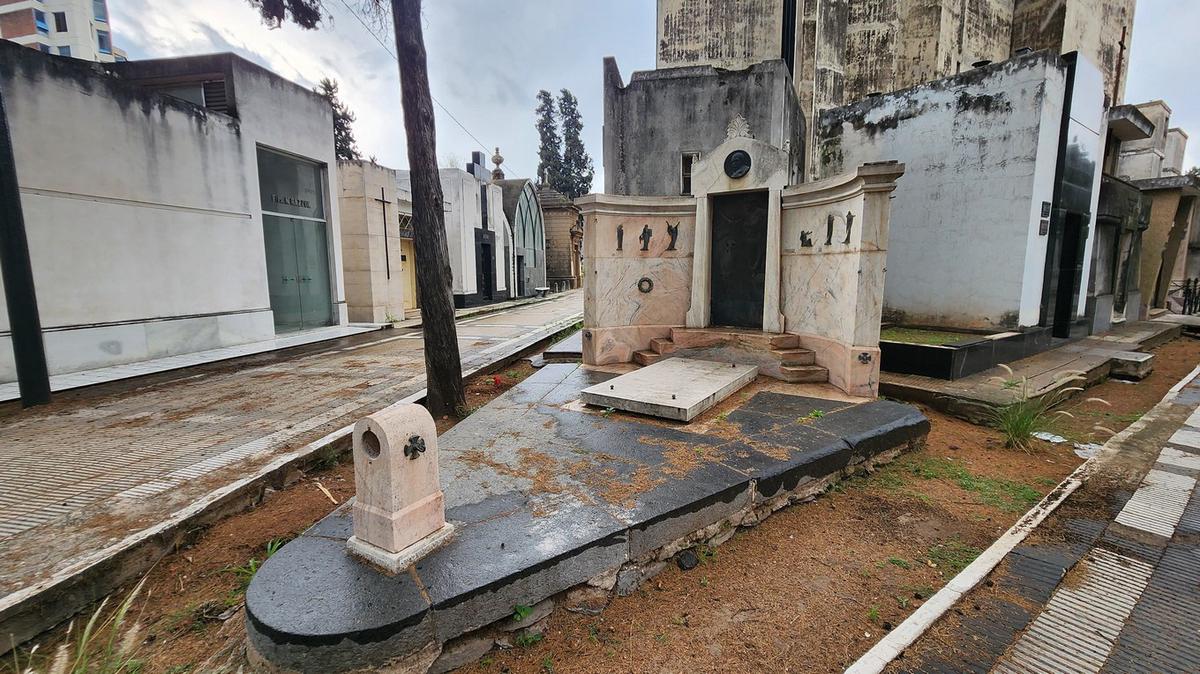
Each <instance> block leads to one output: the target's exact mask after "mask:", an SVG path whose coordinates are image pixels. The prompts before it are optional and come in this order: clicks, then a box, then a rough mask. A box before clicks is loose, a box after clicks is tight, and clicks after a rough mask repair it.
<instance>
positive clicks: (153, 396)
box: [0, 291, 583, 642]
mask: <svg viewBox="0 0 1200 674" xmlns="http://www.w3.org/2000/svg"><path fill="white" fill-rule="evenodd" d="M582 308H583V296H582V291H572V292H568V293H563V294H562V295H559V296H557V297H555V298H554V299H552V300H550V301H547V302H540V303H536V304H531V305H527V306H520V307H514V308H511V309H507V310H503V311H500V312H497V313H491V314H487V315H482V316H477V317H472V318H468V319H464V320H460V321H459V323H458V336H459V346H460V349H461V352H462V354H463V366H464V367H463V369H464V372H470V371H472V370H474V369H478V368H481V367H485V366H487V365H489V364H491V363H493V362H495V361H497V360H499V359H502V358H504V357H506V356H508V355H509V354H511V353H514V352H516V351H519V350H520V349H523V348H525V347H527V346H529V345H531V344H532V343H534V342H536V341H538V340H540V339H543V338H545V337H546V336H549V335H550V334H553V333H554V332H556V331H558V330H561V329H563V328H565V327H568V326H569V325H571V324H573V323H575V322H577V321H578V320H580V318H581V317H582ZM424 386H425V377H424V355H423V342H422V339H421V334H420V331H418V330H411V329H408V330H405V329H399V330H394V331H383V332H374V333H371V334H368V335H359V336H357V337H350V338H347V339H344V340H340V341H337V342H333V343H328V344H324V345H319V346H315V347H310V348H308V349H307V352H306V353H302V354H301V355H295V356H291V355H290V354H287V355H285V356H284V357H278V356H276V357H270V356H262V357H258V358H252V359H249V360H242V361H233V362H228V363H224V364H215V365H211V366H206V367H203V368H196V369H193V370H185V371H180V372H177V373H172V375H158V376H156V377H151V378H149V379H148V380H145V381H144V382H139V381H138V380H131V381H128V382H123V383H120V384H109V385H106V386H104V387H102V388H101V389H100V390H88V391H83V392H78V393H73V394H64V395H62V396H59V397H58V399H57V400H56V401H55V402H54V403H52V404H51V405H48V406H45V407H40V408H33V409H30V410H21V409H19V407H18V406H17V405H16V404H15V403H12V404H9V405H6V406H3V407H0V635H5V632H6V629H5V624H6V623H5V620H6V619H8V618H10V617H11V612H12V611H13V610H14V606H16V604H18V603H20V602H21V601H23V600H26V599H28V597H29V596H30V594H31V593H37V592H40V591H42V590H44V589H45V588H46V587H49V586H53V585H55V584H57V583H60V582H62V581H63V580H65V579H69V578H71V577H73V576H74V575H75V574H77V573H79V572H80V571H81V570H83V569H86V568H89V567H91V566H94V565H96V564H98V563H100V562H103V561H105V559H107V558H106V557H105V556H104V555H105V554H109V553H116V552H120V551H121V550H122V549H124V548H123V547H122V546H126V545H127V544H134V543H136V542H137V541H138V540H140V539H141V538H143V537H144V536H145V535H146V532H149V531H152V530H154V528H155V527H157V526H159V525H161V524H162V523H163V522H164V521H167V520H170V519H172V518H176V519H177V518H179V517H180V516H181V514H183V513H186V512H188V511H189V510H191V509H194V507H195V504H196V503H198V502H201V501H203V500H204V499H206V498H210V497H211V495H213V494H215V493H218V492H220V491H221V490H223V489H224V490H227V489H228V488H229V486H230V485H233V484H240V483H242V482H244V481H245V480H246V479H247V478H248V477H250V476H254V475H257V474H260V473H261V472H262V471H264V470H267V469H268V468H269V467H270V466H272V465H274V464H273V462H277V461H278V459H279V458H280V457H283V456H291V455H294V454H296V453H298V452H305V451H308V452H311V451H315V449H317V448H318V446H322V445H323V444H328V443H329V442H332V441H333V440H335V439H338V438H339V437H340V436H342V435H345V434H346V432H347V431H348V426H349V425H350V424H352V423H353V422H354V421H356V420H357V419H359V418H361V417H362V416H364V415H366V414H369V413H371V412H374V411H376V410H378V409H381V408H383V407H385V406H387V405H389V404H392V403H394V402H396V401H398V400H401V399H405V398H406V397H407V398H409V399H414V398H419V397H420V395H421V393H422V391H423V389H424ZM239 481H240V482H239ZM10 629H11V627H10ZM18 640H19V639H18ZM4 641H5V642H7V638H6V635H5V638H4Z"/></svg>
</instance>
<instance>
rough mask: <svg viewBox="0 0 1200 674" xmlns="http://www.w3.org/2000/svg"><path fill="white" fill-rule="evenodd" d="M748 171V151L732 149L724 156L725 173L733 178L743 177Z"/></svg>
mask: <svg viewBox="0 0 1200 674" xmlns="http://www.w3.org/2000/svg"><path fill="white" fill-rule="evenodd" d="M749 172H750V153H749V152H746V151H745V150H734V151H733V152H730V153H729V156H727V157H725V175H727V176H729V177H730V178H733V179H734V180H736V179H738V178H742V177H745V175H746V174H747V173H749Z"/></svg>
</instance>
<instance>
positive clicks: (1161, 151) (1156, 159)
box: [1117, 101, 1171, 180]
mask: <svg viewBox="0 0 1200 674" xmlns="http://www.w3.org/2000/svg"><path fill="white" fill-rule="evenodd" d="M1136 107H1137V109H1138V111H1139V112H1141V113H1142V114H1143V115H1145V116H1146V118H1147V119H1149V120H1150V122H1151V123H1152V124H1153V125H1154V132H1153V133H1151V134H1150V137H1149V138H1142V139H1140V140H1131V141H1126V142H1124V143H1121V151H1120V156H1119V159H1118V161H1117V175H1118V176H1120V177H1121V178H1125V179H1127V180H1145V179H1149V178H1161V177H1162V176H1163V161H1164V159H1166V156H1167V155H1166V147H1167V132H1168V130H1169V129H1170V126H1171V107H1170V106H1168V105H1167V104H1166V103H1165V102H1163V101H1147V102H1146V103H1139V104H1138V105H1137V106H1136Z"/></svg>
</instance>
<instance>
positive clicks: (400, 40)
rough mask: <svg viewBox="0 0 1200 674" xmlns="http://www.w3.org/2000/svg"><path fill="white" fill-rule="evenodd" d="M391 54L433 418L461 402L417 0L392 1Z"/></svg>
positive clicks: (428, 402) (460, 406) (454, 409)
mask: <svg viewBox="0 0 1200 674" xmlns="http://www.w3.org/2000/svg"><path fill="white" fill-rule="evenodd" d="M392 21H393V24H394V28H395V31H396V56H397V58H398V60H399V62H400V102H401V105H402V107H403V108H404V132H405V134H406V136H407V137H408V167H409V170H410V172H411V174H410V175H411V179H412V204H413V240H414V246H415V249H416V256H417V260H416V262H417V297H418V298H419V300H420V304H421V326H422V328H421V329H422V331H423V332H424V336H425V378H426V382H427V383H426V386H427V388H428V394H427V397H426V401H425V406H426V407H427V408H428V409H429V412H430V413H431V414H433V415H434V416H435V417H440V416H443V415H446V414H460V413H462V412H463V411H464V410H466V407H467V398H466V393H465V391H464V389H463V380H462V363H461V361H460V360H459V356H458V330H457V327H456V326H455V324H454V298H453V297H452V296H451V283H452V281H453V277H452V276H451V272H450V254H449V252H448V251H447V248H446V214H445V211H443V209H442V182H441V178H440V177H439V174H438V167H437V145H436V136H435V132H434V122H433V99H432V97H431V95H430V93H429V71H428V69H427V68H426V65H425V38H424V37H423V35H422V31H421V0H392Z"/></svg>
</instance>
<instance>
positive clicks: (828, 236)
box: [825, 213, 833, 246]
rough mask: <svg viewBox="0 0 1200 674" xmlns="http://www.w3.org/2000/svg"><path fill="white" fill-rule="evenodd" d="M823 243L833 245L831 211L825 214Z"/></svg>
mask: <svg viewBox="0 0 1200 674" xmlns="http://www.w3.org/2000/svg"><path fill="white" fill-rule="evenodd" d="M825 245H826V246H832V245H833V213H830V214H829V215H827V216H825Z"/></svg>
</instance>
